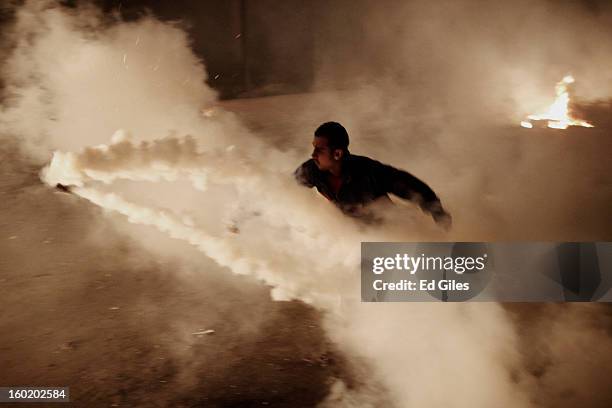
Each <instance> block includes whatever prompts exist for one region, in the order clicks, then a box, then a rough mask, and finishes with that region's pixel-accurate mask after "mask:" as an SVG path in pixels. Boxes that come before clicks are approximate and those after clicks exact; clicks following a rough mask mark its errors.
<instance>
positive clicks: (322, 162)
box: [312, 136, 340, 171]
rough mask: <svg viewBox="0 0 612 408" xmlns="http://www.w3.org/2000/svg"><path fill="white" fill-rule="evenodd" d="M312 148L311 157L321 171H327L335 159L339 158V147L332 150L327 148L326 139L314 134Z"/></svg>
mask: <svg viewBox="0 0 612 408" xmlns="http://www.w3.org/2000/svg"><path fill="white" fill-rule="evenodd" d="M312 145H313V147H314V150H313V151H312V159H313V160H314V162H315V164H316V165H317V167H318V168H319V170H321V171H327V170H329V169H331V168H332V166H333V165H334V164H335V162H336V161H337V160H339V157H337V156H339V152H340V149H336V150H335V151H332V150H331V149H330V148H329V145H328V142H327V139H326V138H324V137H317V136H315V138H314V140H313V141H312Z"/></svg>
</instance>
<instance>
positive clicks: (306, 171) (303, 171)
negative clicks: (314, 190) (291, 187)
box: [293, 159, 319, 187]
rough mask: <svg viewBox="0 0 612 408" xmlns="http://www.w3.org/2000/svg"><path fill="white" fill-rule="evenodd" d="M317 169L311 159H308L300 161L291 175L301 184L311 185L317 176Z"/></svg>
mask: <svg viewBox="0 0 612 408" xmlns="http://www.w3.org/2000/svg"><path fill="white" fill-rule="evenodd" d="M318 172H319V169H318V167H317V165H316V164H315V162H314V160H313V159H308V160H306V161H305V162H304V163H302V164H301V165H300V166H299V167H298V168H297V169H295V171H294V172H293V175H294V176H295V178H296V179H297V181H298V182H300V183H301V184H303V185H305V186H308V187H312V186H313V185H314V184H315V183H316V181H317V176H318Z"/></svg>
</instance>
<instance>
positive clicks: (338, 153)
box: [334, 149, 344, 160]
mask: <svg viewBox="0 0 612 408" xmlns="http://www.w3.org/2000/svg"><path fill="white" fill-rule="evenodd" d="M342 157H344V150H342V149H336V150H334V160H340V159H342Z"/></svg>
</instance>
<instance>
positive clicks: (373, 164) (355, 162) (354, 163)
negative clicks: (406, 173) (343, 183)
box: [350, 154, 384, 172]
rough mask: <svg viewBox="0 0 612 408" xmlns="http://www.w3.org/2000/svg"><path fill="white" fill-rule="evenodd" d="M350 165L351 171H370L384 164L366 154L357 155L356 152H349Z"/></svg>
mask: <svg viewBox="0 0 612 408" xmlns="http://www.w3.org/2000/svg"><path fill="white" fill-rule="evenodd" d="M350 157H351V158H350V166H351V168H352V170H353V171H356V172H371V171H373V170H377V169H380V168H382V167H383V166H384V164H382V163H381V162H379V161H378V160H374V159H372V158H370V157H367V156H358V155H356V154H351V156H350Z"/></svg>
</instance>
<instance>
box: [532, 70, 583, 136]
mask: <svg viewBox="0 0 612 408" xmlns="http://www.w3.org/2000/svg"><path fill="white" fill-rule="evenodd" d="M572 83H574V77H573V76H571V75H567V76H565V77H563V79H562V80H561V81H559V82H558V83H557V85H556V86H555V92H556V94H557V97H556V99H555V101H554V102H553V103H552V105H550V107H549V108H548V110H547V111H546V112H544V113H539V114H534V115H529V116H527V120H524V121H522V122H521V126H522V127H524V128H528V129H531V128H533V126H534V123H533V121H547V122H548V123H547V125H546V126H548V127H549V128H552V129H567V128H568V126H583V127H593V125H592V124H590V123H589V122H587V121H584V120H581V119H577V118H574V117H573V116H572V115H571V113H570V111H569V103H570V96H569V92H568V89H567V88H568V85H570V84H572Z"/></svg>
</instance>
